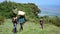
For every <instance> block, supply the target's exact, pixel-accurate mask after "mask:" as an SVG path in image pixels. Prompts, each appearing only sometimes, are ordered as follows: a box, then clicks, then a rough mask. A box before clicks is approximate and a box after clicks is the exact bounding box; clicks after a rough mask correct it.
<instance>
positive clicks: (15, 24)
mask: <svg viewBox="0 0 60 34" xmlns="http://www.w3.org/2000/svg"><path fill="white" fill-rule="evenodd" d="M13 26H14V28H13V32H14V33H16V32H17V28H16V26H17V23H13Z"/></svg>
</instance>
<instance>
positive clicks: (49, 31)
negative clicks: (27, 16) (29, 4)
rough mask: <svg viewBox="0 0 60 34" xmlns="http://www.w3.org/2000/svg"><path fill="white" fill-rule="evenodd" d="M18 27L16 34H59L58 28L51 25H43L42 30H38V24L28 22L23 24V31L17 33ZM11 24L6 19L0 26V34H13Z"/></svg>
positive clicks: (59, 28)
mask: <svg viewBox="0 0 60 34" xmlns="http://www.w3.org/2000/svg"><path fill="white" fill-rule="evenodd" d="M19 28H20V25H19V24H18V25H17V29H18V32H17V34H60V27H57V26H54V25H52V24H44V29H43V30H42V29H41V28H40V25H39V24H35V23H32V22H30V21H28V22H26V23H25V24H24V30H23V31H19ZM12 29H13V24H12V22H11V20H10V19H7V20H6V21H5V23H4V25H0V34H13V32H12Z"/></svg>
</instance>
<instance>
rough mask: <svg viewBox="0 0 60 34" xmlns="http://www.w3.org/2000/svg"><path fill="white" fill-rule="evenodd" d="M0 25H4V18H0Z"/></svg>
mask: <svg viewBox="0 0 60 34" xmlns="http://www.w3.org/2000/svg"><path fill="white" fill-rule="evenodd" d="M1 24H4V17H3V16H0V25H1Z"/></svg>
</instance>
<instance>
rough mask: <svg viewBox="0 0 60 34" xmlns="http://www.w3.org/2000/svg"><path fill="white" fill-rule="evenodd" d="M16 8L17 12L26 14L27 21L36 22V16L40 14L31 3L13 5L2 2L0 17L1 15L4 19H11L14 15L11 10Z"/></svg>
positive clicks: (13, 3) (0, 4) (12, 3)
mask: <svg viewBox="0 0 60 34" xmlns="http://www.w3.org/2000/svg"><path fill="white" fill-rule="evenodd" d="M15 8H17V10H23V11H24V12H26V15H25V16H26V18H27V20H29V21H31V20H32V21H34V22H35V21H37V20H38V16H37V14H38V13H40V9H39V8H38V6H37V5H35V4H33V3H27V4H26V3H25V4H23V3H15V2H10V1H9V2H7V1H4V2H2V3H0V15H3V16H4V17H5V18H11V17H12V16H13V15H14V14H16V13H14V12H13V10H14V9H15Z"/></svg>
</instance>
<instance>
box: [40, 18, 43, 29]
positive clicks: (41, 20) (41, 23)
mask: <svg viewBox="0 0 60 34" xmlns="http://www.w3.org/2000/svg"><path fill="white" fill-rule="evenodd" d="M40 26H41V28H42V29H43V17H41V19H40Z"/></svg>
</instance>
